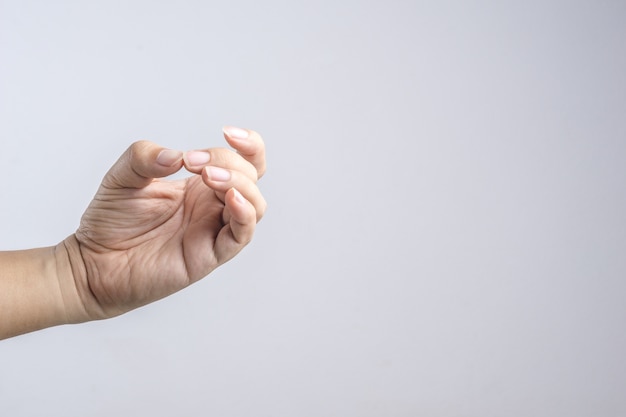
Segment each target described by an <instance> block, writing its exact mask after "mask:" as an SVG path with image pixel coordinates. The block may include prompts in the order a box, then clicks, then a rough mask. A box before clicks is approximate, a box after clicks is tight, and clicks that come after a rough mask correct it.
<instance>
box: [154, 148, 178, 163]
mask: <svg viewBox="0 0 626 417" xmlns="http://www.w3.org/2000/svg"><path fill="white" fill-rule="evenodd" d="M182 157H183V153H182V152H181V151H175V150H173V149H163V150H162V151H161V152H159V155H158V156H157V159H156V160H157V163H158V164H159V165H163V166H164V167H171V166H173V165H174V164H176V163H177V162H178V161H180V160H181V159H182Z"/></svg>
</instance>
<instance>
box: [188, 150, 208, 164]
mask: <svg viewBox="0 0 626 417" xmlns="http://www.w3.org/2000/svg"><path fill="white" fill-rule="evenodd" d="M185 159H186V161H187V163H188V164H189V165H191V166H198V165H206V164H208V163H209V161H210V160H211V154H210V153H208V152H202V151H189V152H187V154H185Z"/></svg>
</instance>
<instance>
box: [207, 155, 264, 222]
mask: <svg viewBox="0 0 626 417" xmlns="http://www.w3.org/2000/svg"><path fill="white" fill-rule="evenodd" d="M202 179H203V181H204V183H205V184H206V185H208V186H209V187H210V188H212V189H213V190H215V191H217V192H218V193H219V192H227V191H229V189H231V188H236V189H237V190H238V192H239V193H241V194H242V195H243V197H244V198H245V199H246V200H247V201H248V202H250V203H251V204H252V207H253V208H254V210H255V213H256V214H255V219H256V221H259V220H261V218H262V217H263V215H264V214H265V210H266V208H267V203H266V202H265V198H263V195H262V194H261V191H260V190H259V188H258V187H257V185H256V181H253V180H251V179H250V178H249V177H248V176H246V175H245V174H243V173H242V172H240V171H236V170H228V169H224V168H222V167H216V166H213V165H210V166H207V167H205V168H204V169H203V170H202ZM226 200H227V196H225V197H224V202H225V203H226ZM231 214H232V213H231Z"/></svg>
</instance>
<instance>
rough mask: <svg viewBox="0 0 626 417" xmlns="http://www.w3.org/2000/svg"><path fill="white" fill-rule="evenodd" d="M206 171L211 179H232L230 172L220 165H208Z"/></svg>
mask: <svg viewBox="0 0 626 417" xmlns="http://www.w3.org/2000/svg"><path fill="white" fill-rule="evenodd" d="M206 172H207V174H208V176H209V179H210V180H211V181H222V182H223V181H228V180H230V172H229V171H227V170H225V169H223V168H219V167H206Z"/></svg>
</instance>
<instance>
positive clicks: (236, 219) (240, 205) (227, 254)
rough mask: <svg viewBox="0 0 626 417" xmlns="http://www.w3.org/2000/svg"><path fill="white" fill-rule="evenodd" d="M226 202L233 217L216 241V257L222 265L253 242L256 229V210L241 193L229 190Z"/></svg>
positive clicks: (232, 189)
mask: <svg viewBox="0 0 626 417" xmlns="http://www.w3.org/2000/svg"><path fill="white" fill-rule="evenodd" d="M224 200H225V204H226V208H227V209H228V210H229V212H230V213H231V216H230V219H229V222H228V224H227V225H226V226H224V227H223V228H222V229H221V230H220V232H219V234H218V235H217V240H216V241H215V248H214V250H215V256H216V258H217V261H218V263H220V264H222V263H224V262H226V261H228V260H229V259H231V258H232V257H234V256H235V255H236V254H237V253H239V251H241V249H243V248H244V246H246V245H247V244H248V243H249V242H250V241H251V240H252V236H253V235H254V230H255V228H256V214H255V208H254V206H253V205H252V204H251V203H250V202H249V201H247V200H246V199H245V198H244V197H243V195H242V194H241V193H240V192H239V191H237V190H236V189H235V188H231V189H229V190H228V191H227V192H226V195H225V198H224Z"/></svg>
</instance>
